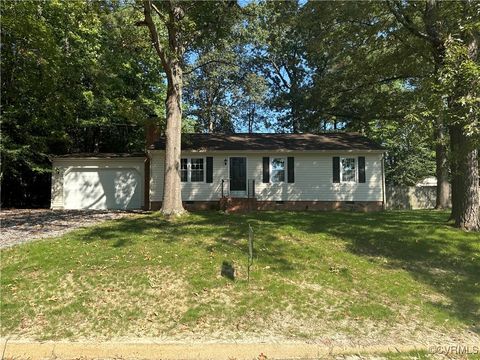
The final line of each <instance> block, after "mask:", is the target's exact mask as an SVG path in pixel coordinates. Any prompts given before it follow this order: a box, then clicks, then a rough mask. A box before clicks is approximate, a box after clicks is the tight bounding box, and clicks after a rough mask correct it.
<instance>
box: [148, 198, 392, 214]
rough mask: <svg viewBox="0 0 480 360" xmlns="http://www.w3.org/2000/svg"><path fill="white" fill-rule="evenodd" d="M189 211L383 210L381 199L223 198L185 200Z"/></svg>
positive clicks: (153, 205)
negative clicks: (261, 199)
mask: <svg viewBox="0 0 480 360" xmlns="http://www.w3.org/2000/svg"><path fill="white" fill-rule="evenodd" d="M161 207H162V202H161V201H152V202H151V203H150V208H151V210H160V208H161ZM183 207H184V208H185V209H186V210H188V211H201V210H223V211H228V212H248V211H255V210H260V211H261V210H288V211H306V210H311V211H332V210H342V211H364V212H369V211H381V210H383V203H382V202H381V201H351V202H350V201H258V200H256V199H248V198H228V197H226V198H222V199H220V200H219V201H191V202H190V201H184V202H183Z"/></svg>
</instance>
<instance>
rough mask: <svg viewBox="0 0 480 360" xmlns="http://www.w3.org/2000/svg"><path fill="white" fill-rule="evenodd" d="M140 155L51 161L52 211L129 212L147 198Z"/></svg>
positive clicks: (78, 156)
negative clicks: (110, 210)
mask: <svg viewBox="0 0 480 360" xmlns="http://www.w3.org/2000/svg"><path fill="white" fill-rule="evenodd" d="M146 161H147V158H146V156H145V155H144V154H78V155H66V156H58V157H55V158H53V159H52V165H53V171H52V201H51V207H52V209H92V210H107V209H112V210H120V209H122V210H133V209H141V208H143V207H144V204H145V203H148V198H147V199H146V198H145V194H146V192H148V183H145V167H146V165H147V162H146Z"/></svg>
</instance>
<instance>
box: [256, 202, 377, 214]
mask: <svg viewBox="0 0 480 360" xmlns="http://www.w3.org/2000/svg"><path fill="white" fill-rule="evenodd" d="M257 210H289V211H305V210H313V211H332V210H343V211H365V212H367V211H381V210H383V202H382V201H283V202H282V201H257Z"/></svg>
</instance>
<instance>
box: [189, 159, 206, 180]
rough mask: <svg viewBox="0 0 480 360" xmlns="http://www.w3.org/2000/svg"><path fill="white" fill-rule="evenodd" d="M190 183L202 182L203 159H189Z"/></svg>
mask: <svg viewBox="0 0 480 360" xmlns="http://www.w3.org/2000/svg"><path fill="white" fill-rule="evenodd" d="M190 181H191V182H200V181H203V158H199V159H190Z"/></svg>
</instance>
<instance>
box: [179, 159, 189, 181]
mask: <svg viewBox="0 0 480 360" xmlns="http://www.w3.org/2000/svg"><path fill="white" fill-rule="evenodd" d="M180 181H181V182H187V181H188V159H181V160H180Z"/></svg>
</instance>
